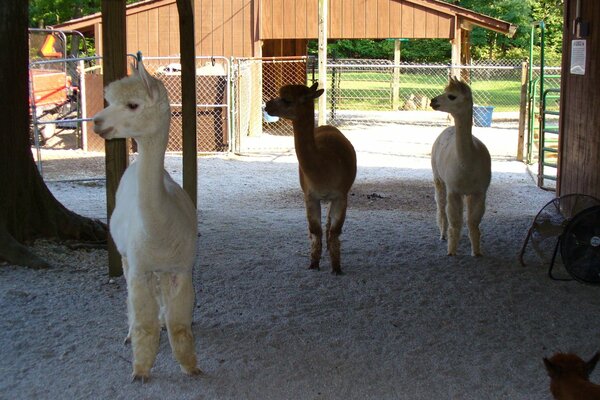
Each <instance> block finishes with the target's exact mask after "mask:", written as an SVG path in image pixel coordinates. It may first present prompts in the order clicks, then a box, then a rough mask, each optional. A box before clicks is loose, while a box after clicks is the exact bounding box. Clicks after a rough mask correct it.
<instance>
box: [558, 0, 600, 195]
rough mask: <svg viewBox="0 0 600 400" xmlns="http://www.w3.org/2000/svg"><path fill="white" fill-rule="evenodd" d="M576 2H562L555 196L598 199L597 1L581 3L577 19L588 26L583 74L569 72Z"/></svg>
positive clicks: (599, 40)
mask: <svg viewBox="0 0 600 400" xmlns="http://www.w3.org/2000/svg"><path fill="white" fill-rule="evenodd" d="M575 5H576V0H566V1H565V13H564V14H565V20H564V31H563V64H562V81H561V105H560V114H561V116H560V139H559V140H560V151H561V153H560V161H559V162H560V166H559V181H558V194H559V195H564V194H569V193H583V194H588V195H592V196H596V197H598V198H600V112H598V109H599V108H600V94H599V93H600V91H599V88H600V54H599V52H600V1H598V0H581V16H582V17H583V20H584V21H587V22H589V24H590V35H589V36H587V37H584V38H583V37H582V39H586V40H587V54H586V64H587V65H586V71H585V75H574V74H571V73H570V72H569V70H570V68H569V67H570V61H571V57H570V54H571V41H572V40H573V39H574V37H573V19H575Z"/></svg>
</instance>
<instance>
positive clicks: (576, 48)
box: [570, 40, 585, 75]
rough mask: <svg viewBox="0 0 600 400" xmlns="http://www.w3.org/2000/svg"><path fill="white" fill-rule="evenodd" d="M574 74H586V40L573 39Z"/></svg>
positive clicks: (572, 65) (572, 67)
mask: <svg viewBox="0 0 600 400" xmlns="http://www.w3.org/2000/svg"><path fill="white" fill-rule="evenodd" d="M570 71H571V73H572V74H574V75H585V40H573V42H572V43H571V68H570Z"/></svg>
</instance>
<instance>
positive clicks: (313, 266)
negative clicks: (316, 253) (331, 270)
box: [308, 261, 321, 270]
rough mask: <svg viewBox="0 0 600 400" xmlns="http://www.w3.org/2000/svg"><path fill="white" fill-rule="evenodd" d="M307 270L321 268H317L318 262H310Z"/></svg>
mask: <svg viewBox="0 0 600 400" xmlns="http://www.w3.org/2000/svg"><path fill="white" fill-rule="evenodd" d="M308 269H316V270H319V269H321V268H319V262H318V261H311V263H310V265H309V266H308Z"/></svg>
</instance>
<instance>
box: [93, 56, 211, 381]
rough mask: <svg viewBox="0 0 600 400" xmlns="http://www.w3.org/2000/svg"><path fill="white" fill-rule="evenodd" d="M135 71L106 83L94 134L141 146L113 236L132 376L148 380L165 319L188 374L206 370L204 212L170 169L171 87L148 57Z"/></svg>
mask: <svg viewBox="0 0 600 400" xmlns="http://www.w3.org/2000/svg"><path fill="white" fill-rule="evenodd" d="M133 70H134V71H133V75H132V76H129V77H126V78H123V79H121V80H119V81H116V82H113V83H111V84H110V85H108V87H107V88H106V91H105V98H106V101H107V102H108V103H109V106H108V107H106V108H105V109H104V110H102V111H100V112H99V113H98V114H96V116H95V117H94V131H95V132H96V133H98V134H99V135H100V136H101V137H103V138H104V139H106V140H110V139H115V138H127V137H131V138H134V139H135V141H136V142H137V145H138V152H139V155H138V157H137V160H136V161H135V162H134V163H132V164H131V166H129V168H127V170H126V171H125V174H124V175H123V177H122V178H121V182H120V183H119V188H118V190H117V199H116V207H115V210H114V212H113V214H112V218H111V220H110V233H111V235H112V237H113V239H114V242H115V244H116V246H117V248H118V250H119V253H120V254H121V257H122V259H123V270H124V273H125V279H126V281H127V305H128V307H127V308H128V315H129V334H130V335H129V336H130V337H131V342H132V348H133V374H132V376H133V379H134V380H136V379H140V380H142V381H144V380H145V379H146V378H148V377H149V374H150V369H151V368H152V365H153V364H154V360H155V358H156V354H157V352H158V345H159V337H160V322H163V323H165V324H166V327H167V331H168V335H169V341H170V343H171V348H172V349H173V353H174V355H175V358H176V359H177V361H178V362H179V364H180V365H181V369H182V370H183V372H185V373H187V374H198V373H199V372H200V370H199V369H198V368H197V367H196V353H195V350H194V337H193V335H192V312H193V308H194V288H193V286H192V268H193V266H194V261H195V257H196V238H197V222H196V221H197V217H196V210H195V208H194V205H193V204H192V202H191V200H190V198H189V197H188V195H187V194H186V193H185V192H184V191H183V189H182V188H181V187H180V186H179V185H178V184H177V183H175V182H174V181H173V179H172V178H171V176H170V175H169V173H168V172H167V171H165V169H164V158H165V150H166V147H167V139H168V135H169V124H170V116H171V111H170V107H169V99H168V97H167V91H166V89H165V87H164V85H163V83H162V82H161V81H159V80H157V79H154V78H153V77H151V76H150V75H148V73H147V72H146V70H145V69H144V65H143V64H142V62H141V61H140V62H138V66H137V69H135V68H133ZM159 314H160V320H161V321H160V322H159Z"/></svg>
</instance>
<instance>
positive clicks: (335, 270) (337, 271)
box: [331, 267, 344, 275]
mask: <svg viewBox="0 0 600 400" xmlns="http://www.w3.org/2000/svg"><path fill="white" fill-rule="evenodd" d="M331 275H344V273H343V272H342V268H341V267H340V268H332V269H331Z"/></svg>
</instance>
